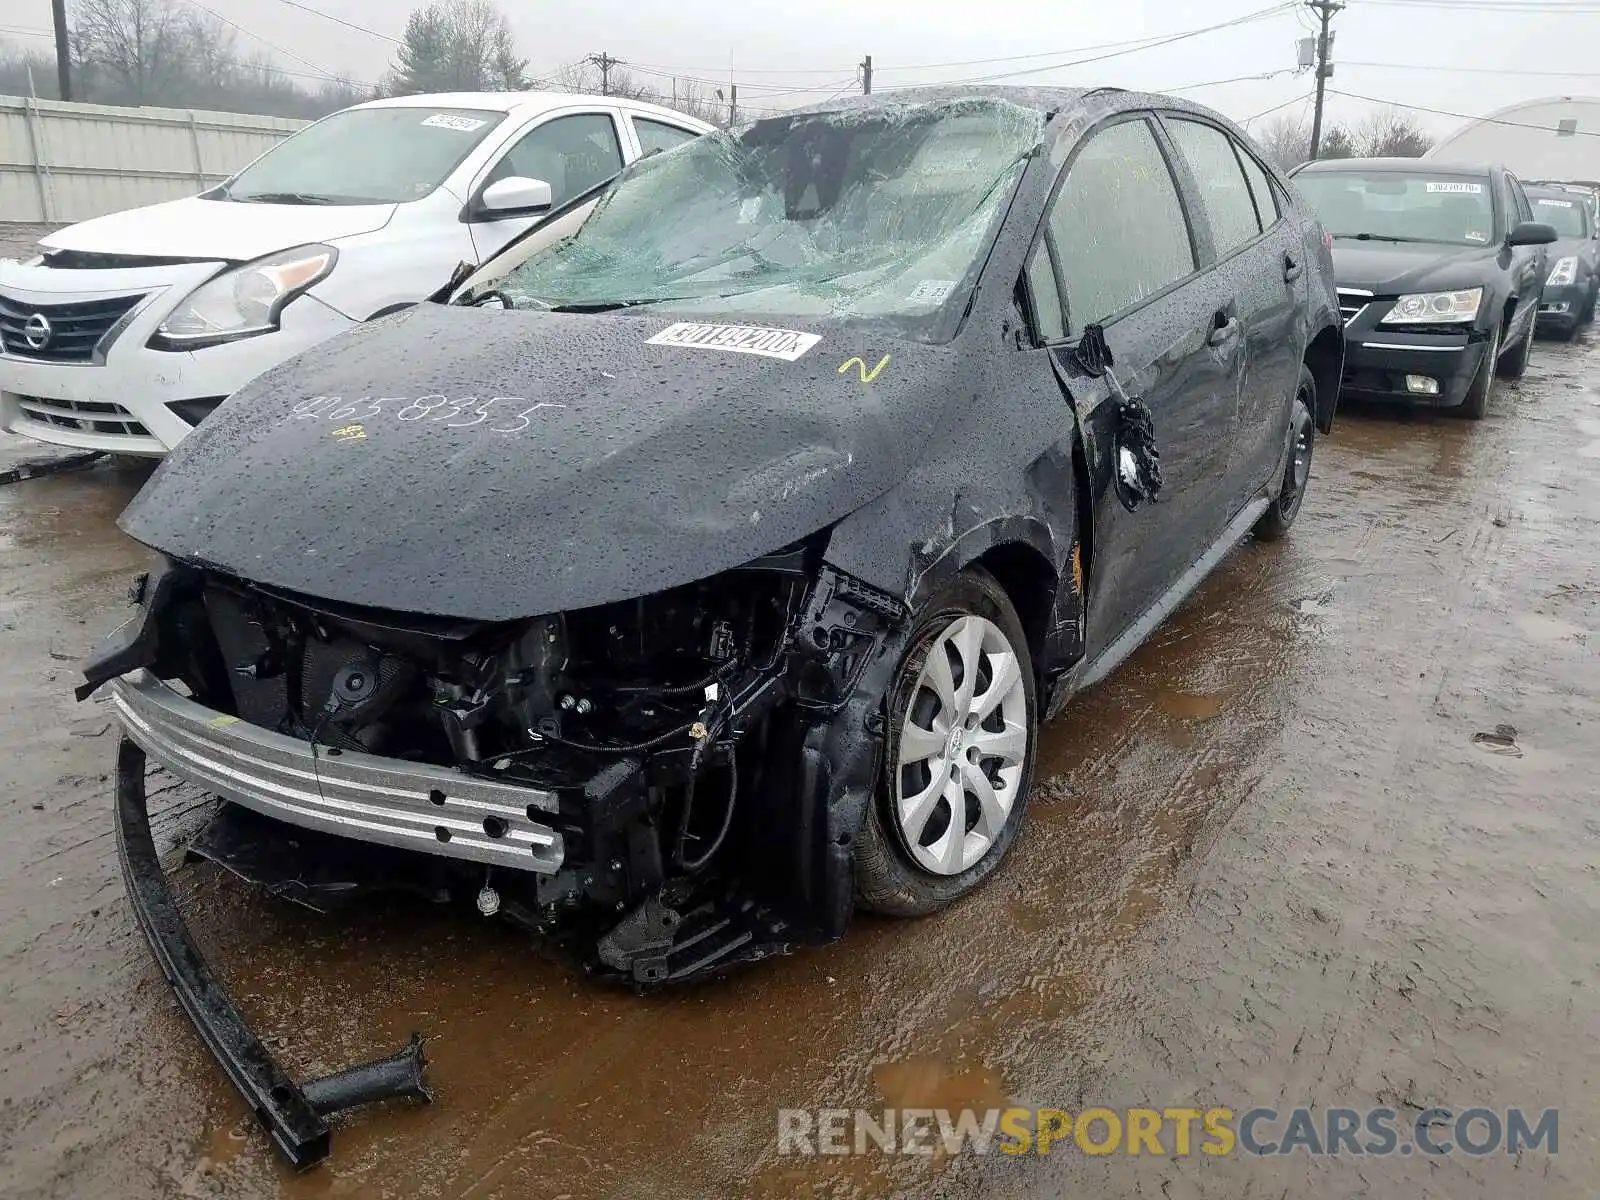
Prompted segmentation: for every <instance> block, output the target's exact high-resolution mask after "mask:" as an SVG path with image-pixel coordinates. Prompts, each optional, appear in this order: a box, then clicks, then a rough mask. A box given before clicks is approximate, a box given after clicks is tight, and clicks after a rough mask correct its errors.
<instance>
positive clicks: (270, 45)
mask: <svg viewBox="0 0 1600 1200" xmlns="http://www.w3.org/2000/svg"><path fill="white" fill-rule="evenodd" d="M189 3H190V4H192V5H194V6H195V7H196V8H198V9H199V10H200V11H201V12H203V13H209V14H210V15H211V16H212V17H214V18H215V19H216V20H218V21H221V22H222V23H223V24H224V25H226V26H228V27H229V28H230V29H236V30H238V31H239V32H240V33H242V34H244V35H245V37H247V38H253V39H254V40H255V41H258V42H260V43H261V44H262V45H263V46H265V47H266V48H267V49H269V50H276V51H277V52H278V53H279V54H281V55H283V56H284V57H285V58H292V59H294V61H295V62H297V63H303V64H304V65H305V66H308V67H310V68H311V69H312V70H313V71H317V72H319V73H321V75H322V76H323V77H324V78H325V79H332V78H334V76H333V74H332V73H331V72H330V71H328V69H327V68H326V67H319V66H318V65H317V64H316V63H314V62H312V61H311V60H310V59H309V58H302V57H301V56H300V55H298V54H296V53H295V52H294V51H293V50H286V49H284V48H283V47H282V46H280V45H278V44H277V43H276V42H269V41H268V40H267V39H266V38H264V37H262V36H261V35H260V34H259V33H253V32H251V31H250V30H248V29H246V28H245V27H244V26H243V25H241V24H239V23H238V22H237V21H231V20H229V19H228V18H227V17H225V16H223V15H222V14H221V13H219V12H218V11H217V10H216V9H214V8H211V7H209V6H207V5H205V4H202V3H200V0H189Z"/></svg>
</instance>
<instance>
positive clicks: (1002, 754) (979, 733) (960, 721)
mask: <svg viewBox="0 0 1600 1200" xmlns="http://www.w3.org/2000/svg"><path fill="white" fill-rule="evenodd" d="M907 703H908V707H907V711H906V712H905V713H904V714H902V720H901V723H900V742H899V746H898V747H897V751H898V753H897V757H896V760H895V762H896V771H895V776H894V781H895V789H894V817H895V823H896V825H897V826H898V827H899V830H900V835H901V837H902V838H903V839H904V842H905V845H906V848H907V849H908V850H909V851H910V852H911V856H912V858H913V859H915V860H916V862H917V865H918V866H920V867H922V868H923V869H924V870H926V871H930V872H932V873H933V874H935V875H959V874H961V872H963V871H966V870H968V869H970V868H971V867H972V866H973V865H974V864H976V863H977V862H978V861H979V860H980V859H982V858H983V856H984V855H985V854H987V853H988V851H989V848H990V847H991V846H993V845H994V842H995V839H996V838H998V837H999V836H1000V831H1001V830H1002V829H1004V828H1005V824H1006V821H1007V819H1008V818H1009V817H1010V815H1011V810H1012V808H1013V807H1014V806H1015V804H1016V801H1017V791H1018V789H1019V788H1020V787H1021V784H1022V767H1023V762H1024V760H1025V759H1026V757H1027V753H1028V736H1029V734H1028V726H1027V719H1028V697H1027V691H1026V689H1025V688H1024V686H1023V678H1022V668H1021V664H1020V663H1018V661H1017V656H1016V654H1015V653H1014V652H1013V651H1012V649H1011V644H1010V642H1008V641H1007V640H1006V637H1005V635H1004V634H1003V633H1001V632H1000V627H999V626H998V625H996V624H995V623H994V622H993V621H990V620H988V619H987V618H985V617H979V616H963V617H958V618H957V619H956V620H954V621H952V622H951V623H950V624H949V625H948V626H946V627H945V629H944V630H943V631H942V632H941V633H940V634H939V636H938V637H937V638H935V639H934V642H933V645H932V647H931V648H930V649H929V651H928V657H927V660H926V661H925V662H924V663H923V665H922V671H921V673H920V674H919V675H918V676H917V682H916V686H915V687H913V688H912V689H911V691H910V693H909V700H908V702H907Z"/></svg>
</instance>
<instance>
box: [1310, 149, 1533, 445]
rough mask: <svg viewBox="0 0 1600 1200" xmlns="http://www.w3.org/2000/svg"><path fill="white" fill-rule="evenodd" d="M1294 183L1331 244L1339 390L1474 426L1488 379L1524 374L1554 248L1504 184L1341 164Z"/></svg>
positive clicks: (1421, 169)
mask: <svg viewBox="0 0 1600 1200" xmlns="http://www.w3.org/2000/svg"><path fill="white" fill-rule="evenodd" d="M1294 181H1295V183H1296V185H1297V186H1298V187H1299V189H1300V191H1301V192H1302V193H1303V194H1304V195H1305V197H1306V198H1307V200H1309V201H1310V203H1311V206H1312V207H1313V208H1314V209H1316V211H1317V213H1318V215H1319V216H1320V217H1321V218H1322V222H1323V224H1324V225H1326V226H1327V228H1328V231H1329V232H1330V233H1331V234H1332V235H1333V239H1334V245H1333V263H1334V271H1335V273H1336V274H1337V276H1338V281H1339V307H1340V309H1341V311H1342V312H1343V314H1344V322H1345V338H1346V350H1345V375H1344V390H1345V392H1346V393H1347V394H1350V395H1353V396H1359V397H1362V398H1367V399H1376V400H1404V401H1408V402H1410V403H1413V404H1425V405H1431V406H1433V407H1437V408H1453V409H1456V410H1457V411H1458V412H1459V413H1460V414H1461V415H1462V416H1465V417H1472V418H1474V419H1477V418H1481V417H1482V416H1483V414H1484V412H1485V411H1486V409H1487V408H1488V404H1489V392H1490V389H1491V388H1492V386H1493V383H1494V376H1495V373H1496V371H1498V372H1499V373H1500V374H1501V375H1503V376H1505V377H1507V378H1509V379H1516V378H1519V377H1520V376H1521V375H1522V373H1523V371H1525V370H1526V369H1527V366H1528V356H1529V354H1530V353H1532V350H1533V329H1534V322H1535V320H1536V319H1537V317H1538V312H1539V297H1540V294H1541V293H1542V292H1543V290H1544V282H1545V277H1546V275H1547V274H1548V273H1549V265H1548V255H1547V252H1546V250H1545V247H1546V246H1547V245H1549V244H1550V243H1551V242H1554V241H1555V240H1556V231H1555V230H1554V229H1552V228H1551V227H1550V226H1549V225H1547V224H1544V223H1542V222H1537V221H1535V220H1534V215H1533V209H1532V207H1531V206H1530V205H1529V203H1528V197H1527V195H1526V194H1525V193H1524V191H1523V189H1522V185H1521V184H1520V183H1518V182H1517V179H1516V177H1515V176H1513V175H1512V174H1511V173H1510V172H1509V171H1507V170H1506V169H1505V168H1504V167H1498V166H1458V165H1455V164H1451V163H1436V162H1432V161H1430V160H1424V159H1414V158H1392V159H1389V158H1352V159H1339V160H1333V161H1326V162H1315V163H1308V164H1306V165H1305V166H1303V167H1301V168H1299V169H1298V170H1297V171H1296V172H1295V173H1294Z"/></svg>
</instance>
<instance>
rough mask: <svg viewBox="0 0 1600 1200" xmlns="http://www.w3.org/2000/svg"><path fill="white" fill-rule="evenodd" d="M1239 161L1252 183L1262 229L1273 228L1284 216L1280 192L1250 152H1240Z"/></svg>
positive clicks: (1251, 189)
mask: <svg viewBox="0 0 1600 1200" xmlns="http://www.w3.org/2000/svg"><path fill="white" fill-rule="evenodd" d="M1239 161H1240V162H1241V163H1243V164H1244V177H1245V178H1246V179H1248V180H1249V181H1250V191H1251V194H1253V195H1254V196H1255V198H1256V213H1257V214H1258V215H1259V216H1260V217H1261V228H1263V229H1267V228H1269V227H1271V226H1272V225H1273V224H1274V223H1275V222H1276V221H1277V219H1278V218H1279V216H1281V215H1282V211H1283V210H1282V209H1280V208H1279V207H1278V192H1277V189H1276V188H1274V187H1273V186H1272V181H1271V180H1270V179H1268V178H1267V173H1266V171H1264V170H1263V169H1262V167H1261V164H1260V163H1258V162H1257V161H1256V160H1255V159H1254V158H1252V157H1251V156H1250V154H1249V152H1248V151H1245V150H1243V149H1240V150H1239Z"/></svg>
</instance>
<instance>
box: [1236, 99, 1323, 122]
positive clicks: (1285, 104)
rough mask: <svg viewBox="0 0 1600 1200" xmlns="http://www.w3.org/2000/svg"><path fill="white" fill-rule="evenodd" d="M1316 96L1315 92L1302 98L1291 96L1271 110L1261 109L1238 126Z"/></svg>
mask: <svg viewBox="0 0 1600 1200" xmlns="http://www.w3.org/2000/svg"><path fill="white" fill-rule="evenodd" d="M1316 95H1317V94H1316V92H1307V93H1306V94H1305V95H1303V96H1291V97H1290V98H1289V99H1287V100H1285V101H1284V102H1283V103H1282V104H1274V105H1273V106H1272V107H1271V108H1263V109H1262V110H1261V111H1260V112H1258V113H1253V114H1251V115H1250V116H1248V117H1246V118H1245V119H1244V120H1242V121H1240V122H1239V124H1240V125H1248V124H1250V122H1251V121H1259V120H1260V119H1261V118H1262V117H1269V116H1271V115H1272V114H1273V113H1275V112H1277V111H1278V110H1279V109H1281V108H1288V107H1289V105H1291V104H1298V103H1300V101H1302V100H1313V99H1315V98H1316Z"/></svg>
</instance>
